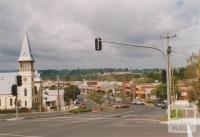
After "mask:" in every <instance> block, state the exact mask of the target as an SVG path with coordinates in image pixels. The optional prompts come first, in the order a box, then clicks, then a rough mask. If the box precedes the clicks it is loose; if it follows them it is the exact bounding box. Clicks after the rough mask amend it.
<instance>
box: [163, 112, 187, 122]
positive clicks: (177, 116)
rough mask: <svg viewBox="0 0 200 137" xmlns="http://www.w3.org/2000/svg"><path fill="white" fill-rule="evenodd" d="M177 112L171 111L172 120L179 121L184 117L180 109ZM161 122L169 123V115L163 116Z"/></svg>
mask: <svg viewBox="0 0 200 137" xmlns="http://www.w3.org/2000/svg"><path fill="white" fill-rule="evenodd" d="M176 110H177V111H176ZM176 110H173V111H171V119H172V120H178V119H180V118H181V117H182V116H183V113H182V111H181V110H179V109H176ZM160 121H168V117H167V114H165V115H162V116H161V117H160Z"/></svg>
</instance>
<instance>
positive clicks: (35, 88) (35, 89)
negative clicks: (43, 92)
mask: <svg viewBox="0 0 200 137" xmlns="http://www.w3.org/2000/svg"><path fill="white" fill-rule="evenodd" d="M34 91H35V95H37V87H36V86H35V87H34Z"/></svg>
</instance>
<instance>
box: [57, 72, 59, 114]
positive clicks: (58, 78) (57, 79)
mask: <svg viewBox="0 0 200 137" xmlns="http://www.w3.org/2000/svg"><path fill="white" fill-rule="evenodd" d="M57 82H58V110H59V111H60V91H59V85H60V84H59V75H57Z"/></svg>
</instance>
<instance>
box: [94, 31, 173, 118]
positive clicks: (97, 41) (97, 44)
mask: <svg viewBox="0 0 200 137" xmlns="http://www.w3.org/2000/svg"><path fill="white" fill-rule="evenodd" d="M171 37H175V36H169V35H167V37H163V38H167V51H166V53H165V52H163V51H162V50H160V49H158V48H155V47H152V46H144V45H138V44H129V43H121V42H113V41H106V40H102V39H101V38H96V39H95V48H96V50H97V51H100V50H102V44H101V42H105V43H111V44H117V45H125V46H131V47H138V48H146V49H152V50H156V51H158V52H160V53H161V54H162V56H163V58H164V61H165V65H166V72H167V73H166V75H167V103H168V120H170V119H171V109H170V106H171V105H170V102H171V101H170V100H171V94H170V89H171V84H170V83H171V76H170V75H171V73H170V72H171V69H170V53H171V47H170V46H169V39H170V38H171Z"/></svg>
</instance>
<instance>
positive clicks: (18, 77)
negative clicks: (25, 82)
mask: <svg viewBox="0 0 200 137" xmlns="http://www.w3.org/2000/svg"><path fill="white" fill-rule="evenodd" d="M16 79H17V86H22V76H21V75H17V76H16Z"/></svg>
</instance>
